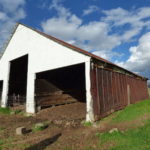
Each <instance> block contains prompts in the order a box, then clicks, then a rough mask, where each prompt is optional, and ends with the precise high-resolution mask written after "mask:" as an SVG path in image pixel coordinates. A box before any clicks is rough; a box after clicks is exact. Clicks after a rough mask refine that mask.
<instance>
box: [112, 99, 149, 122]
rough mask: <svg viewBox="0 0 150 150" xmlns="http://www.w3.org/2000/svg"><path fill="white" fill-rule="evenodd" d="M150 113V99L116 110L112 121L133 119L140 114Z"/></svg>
mask: <svg viewBox="0 0 150 150" xmlns="http://www.w3.org/2000/svg"><path fill="white" fill-rule="evenodd" d="M149 113H150V100H144V101H142V102H138V103H136V104H131V105H129V106H127V107H126V108H125V109H123V110H121V111H118V112H115V113H114V114H115V115H114V116H115V117H113V118H112V122H115V123H117V122H124V121H132V120H135V119H137V118H138V117H140V116H143V115H145V114H149Z"/></svg>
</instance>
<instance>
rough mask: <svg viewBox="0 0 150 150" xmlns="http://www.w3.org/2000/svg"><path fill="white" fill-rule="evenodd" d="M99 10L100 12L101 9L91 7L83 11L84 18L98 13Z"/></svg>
mask: <svg viewBox="0 0 150 150" xmlns="http://www.w3.org/2000/svg"><path fill="white" fill-rule="evenodd" d="M98 10H99V8H98V7H97V6H95V5H91V6H89V7H88V8H87V9H84V10H83V16H86V15H89V14H91V13H93V12H95V11H98Z"/></svg>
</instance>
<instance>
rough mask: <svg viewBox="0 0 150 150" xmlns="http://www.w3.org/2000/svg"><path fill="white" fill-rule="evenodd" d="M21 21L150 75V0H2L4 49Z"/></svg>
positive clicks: (0, 41) (0, 30)
mask: <svg viewBox="0 0 150 150" xmlns="http://www.w3.org/2000/svg"><path fill="white" fill-rule="evenodd" d="M17 22H21V23H23V24H26V25H28V26H31V27H33V28H35V29H38V30H40V31H42V32H45V33H47V34H50V35H52V36H55V37H57V38H59V39H61V40H64V41H66V42H68V43H70V44H73V45H76V46H78V47H80V48H82V49H84V50H86V51H89V52H91V53H93V54H95V55H98V56H100V57H102V58H105V59H107V60H109V61H111V62H113V63H115V64H117V65H119V66H121V67H123V68H126V69H128V70H130V71H133V72H135V73H138V74H140V75H143V76H146V77H148V78H150V0H129V1H127V0H0V35H1V36H0V49H1V51H0V52H2V50H3V47H4V45H5V43H6V42H7V41H8V38H9V36H10V34H11V32H12V30H13V28H14V26H15V24H16V23H17Z"/></svg>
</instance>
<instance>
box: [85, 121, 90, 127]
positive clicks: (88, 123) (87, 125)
mask: <svg viewBox="0 0 150 150" xmlns="http://www.w3.org/2000/svg"><path fill="white" fill-rule="evenodd" d="M83 125H84V126H86V127H91V126H92V123H91V122H90V121H85V122H84V123H83Z"/></svg>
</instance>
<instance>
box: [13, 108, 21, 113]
mask: <svg viewBox="0 0 150 150" xmlns="http://www.w3.org/2000/svg"><path fill="white" fill-rule="evenodd" d="M14 112H15V114H21V113H22V110H20V109H17V110H15V111H14Z"/></svg>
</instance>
